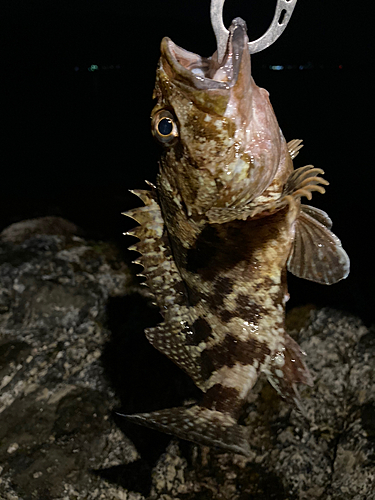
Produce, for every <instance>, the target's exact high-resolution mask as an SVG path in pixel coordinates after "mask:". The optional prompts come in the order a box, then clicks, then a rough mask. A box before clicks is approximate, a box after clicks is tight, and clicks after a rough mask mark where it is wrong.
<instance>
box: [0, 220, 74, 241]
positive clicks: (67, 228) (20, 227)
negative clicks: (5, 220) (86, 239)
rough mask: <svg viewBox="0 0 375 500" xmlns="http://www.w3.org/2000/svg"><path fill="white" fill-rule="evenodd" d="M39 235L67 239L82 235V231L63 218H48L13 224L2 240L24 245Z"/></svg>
mask: <svg viewBox="0 0 375 500" xmlns="http://www.w3.org/2000/svg"><path fill="white" fill-rule="evenodd" d="M37 234H44V235H47V234H54V235H57V236H66V237H67V236H71V235H78V234H82V230H81V229H80V228H78V226H76V225H75V224H73V223H72V222H69V221H68V220H66V219H63V218H62V217H54V216H47V217H38V218H36V219H27V220H23V221H20V222H16V223H14V224H11V225H10V226H8V227H6V228H5V229H4V230H3V231H2V233H1V234H0V239H1V240H2V241H8V242H9V243H23V242H24V241H26V240H28V239H29V238H31V237H32V236H36V235H37Z"/></svg>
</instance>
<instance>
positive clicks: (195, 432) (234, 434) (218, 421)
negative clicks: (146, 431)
mask: <svg viewBox="0 0 375 500" xmlns="http://www.w3.org/2000/svg"><path fill="white" fill-rule="evenodd" d="M122 416H123V417H125V418H126V419H127V420H130V421H131V422H134V423H137V424H140V425H144V426H146V427H151V428H152V429H157V430H159V431H162V432H165V433H167V434H173V435H175V436H177V437H179V438H182V439H186V440H188V441H193V442H195V443H198V444H202V445H207V446H216V447H218V448H221V449H223V450H226V451H230V452H233V453H239V454H241V455H245V456H249V455H250V446H249V442H248V439H247V435H246V427H244V426H242V425H238V424H237V422H236V420H235V419H234V418H233V417H231V416H230V415H229V414H226V413H222V412H219V411H216V410H210V409H208V408H205V407H203V406H198V405H193V406H190V407H189V406H181V407H178V408H169V409H166V410H160V411H154V412H152V413H138V414H134V415H122Z"/></svg>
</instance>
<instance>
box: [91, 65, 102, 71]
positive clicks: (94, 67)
mask: <svg viewBox="0 0 375 500" xmlns="http://www.w3.org/2000/svg"><path fill="white" fill-rule="evenodd" d="M97 69H99V66H98V65H97V64H91V66H90V67H89V68H88V70H89V71H95V70H97Z"/></svg>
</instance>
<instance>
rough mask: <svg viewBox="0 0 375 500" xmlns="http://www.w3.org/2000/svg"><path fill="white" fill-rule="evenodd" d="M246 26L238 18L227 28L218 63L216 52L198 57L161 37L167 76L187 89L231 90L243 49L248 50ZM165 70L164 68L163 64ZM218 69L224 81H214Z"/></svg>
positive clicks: (235, 79)
mask: <svg viewBox="0 0 375 500" xmlns="http://www.w3.org/2000/svg"><path fill="white" fill-rule="evenodd" d="M247 42H248V38H247V27H246V23H245V21H244V20H243V19H241V18H239V17H237V18H235V19H234V20H233V21H232V24H231V26H230V28H229V37H228V43H227V48H226V51H225V55H224V57H223V61H222V62H221V64H219V62H218V61H217V52H215V53H214V54H213V56H212V57H208V58H205V57H201V56H200V55H198V54H195V53H193V52H189V51H188V50H185V49H183V48H182V47H179V46H178V45H176V44H175V43H174V42H172V40H171V39H170V38H167V37H165V38H163V40H162V43H161V56H162V61H163V60H164V61H166V62H167V66H169V68H166V69H167V71H168V69H169V70H170V71H168V72H170V76H171V77H172V78H173V79H174V80H177V81H180V82H183V83H185V84H187V85H189V86H190V87H193V88H195V89H200V90H214V89H230V88H231V87H233V86H234V85H235V84H236V82H237V79H238V75H239V71H240V66H241V60H242V55H243V52H244V50H248V48H247V47H248V45H247ZM164 67H165V65H164ZM218 70H222V71H223V72H224V73H225V74H226V76H227V81H220V80H217V79H215V78H214V77H215V75H217V74H218Z"/></svg>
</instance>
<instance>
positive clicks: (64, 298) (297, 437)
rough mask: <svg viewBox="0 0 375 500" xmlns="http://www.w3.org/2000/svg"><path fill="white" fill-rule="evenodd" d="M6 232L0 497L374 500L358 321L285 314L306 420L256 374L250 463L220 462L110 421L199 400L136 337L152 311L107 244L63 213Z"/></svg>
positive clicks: (369, 345)
mask: <svg viewBox="0 0 375 500" xmlns="http://www.w3.org/2000/svg"><path fill="white" fill-rule="evenodd" d="M0 238H1V241H0V499H1V500H3V499H4V500H17V499H20V500H21V499H22V500H34V499H35V500H73V499H87V500H94V499H106V500H107V499H110V500H112V499H113V500H116V499H119V500H120V499H121V500H136V499H137V500H138V499H139V500H141V499H142V500H143V499H147V500H154V499H163V500H171V499H180V500H190V499H196V500H206V499H207V500H211V499H215V500H221V499H222V500H229V499H230V500H264V499H265V500H267V499H270V500H271V499H272V500H287V499H288V500H302V499H306V500H307V499H309V500H315V499H316V500H318V499H319V500H371V499H374V498H375V493H374V479H375V402H374V394H375V391H374V389H375V376H374V372H375V331H374V330H373V329H368V328H367V327H365V326H364V325H363V324H362V323H361V321H360V320H359V319H357V318H355V317H352V316H350V315H347V314H345V313H343V312H339V311H335V310H329V309H321V310H317V309H315V308H314V307H313V306H306V307H305V308H300V309H297V310H296V309H294V310H292V311H291V312H290V313H289V315H288V318H287V321H288V329H289V331H290V333H291V335H292V336H293V337H294V338H295V339H296V340H297V341H298V342H299V344H300V345H301V347H302V348H303V350H304V351H306V353H307V354H308V356H307V364H308V366H309V368H310V370H311V372H312V374H313V377H314V381H315V383H314V387H313V388H309V387H301V396H302V399H303V404H304V406H305V409H306V413H307V419H305V418H304V417H302V416H301V415H300V414H299V413H298V412H297V411H296V410H295V409H294V408H290V407H289V406H288V405H287V404H286V403H284V402H283V401H282V400H281V399H280V398H279V397H278V396H277V395H276V393H275V391H274V390H273V389H272V388H271V387H270V386H269V385H268V383H267V382H266V381H265V380H260V381H259V382H258V384H257V385H256V387H255V389H254V391H253V393H252V395H251V400H250V401H249V405H248V408H247V412H246V416H245V418H244V422H243V423H244V424H246V425H247V426H248V428H249V439H250V443H251V446H252V450H253V454H252V456H251V457H249V458H244V457H242V456H239V455H232V454H226V453H221V452H218V451H215V450H212V449H209V448H206V447H200V446H197V445H194V444H190V443H186V442H183V441H179V440H176V439H173V438H171V437H169V436H166V435H163V434H160V433H158V432H156V431H151V430H149V429H145V428H142V427H138V426H135V425H132V424H127V423H126V422H125V421H124V419H122V418H121V417H120V416H119V415H118V414H117V413H118V412H119V413H121V412H124V413H126V412H127V413H132V412H134V411H151V410H154V409H158V408H159V409H160V408H165V407H168V406H176V405H180V404H181V403H182V402H183V401H184V400H188V399H191V398H194V397H197V396H198V395H199V393H198V390H197V389H196V388H195V387H194V386H193V384H192V383H191V381H190V380H189V379H188V377H186V376H185V375H184V374H183V373H182V372H181V371H180V370H178V369H177V368H176V367H175V366H174V365H173V364H172V363H171V362H169V360H167V359H166V358H165V357H163V356H162V355H161V354H160V353H158V352H157V351H156V350H155V349H153V348H152V347H151V346H150V345H149V344H148V343H147V341H146V340H145V338H144V335H143V333H142V332H143V329H144V328H145V327H146V326H151V325H153V324H156V323H157V321H158V320H159V314H158V312H157V311H156V310H155V308H153V307H152V305H151V304H150V301H149V298H148V296H147V291H144V290H143V288H142V287H139V286H138V285H137V284H136V282H135V280H134V278H133V277H132V276H133V275H134V272H133V271H134V269H135V268H136V266H134V269H133V268H132V269H131V270H129V266H128V265H127V264H126V263H125V260H124V256H123V255H122V254H121V252H120V250H119V249H118V248H117V247H116V246H114V245H113V244H110V243H103V242H99V241H88V240H85V239H84V237H83V235H82V233H81V232H80V231H79V230H78V228H76V227H75V226H74V225H73V224H71V223H68V222H67V221H64V220H63V219H56V218H55V219H53V218H44V219H36V220H33V221H24V222H21V223H17V224H13V225H12V226H10V227H9V228H7V229H6V230H5V231H3V233H2V234H1V236H0ZM141 288H142V290H141Z"/></svg>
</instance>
